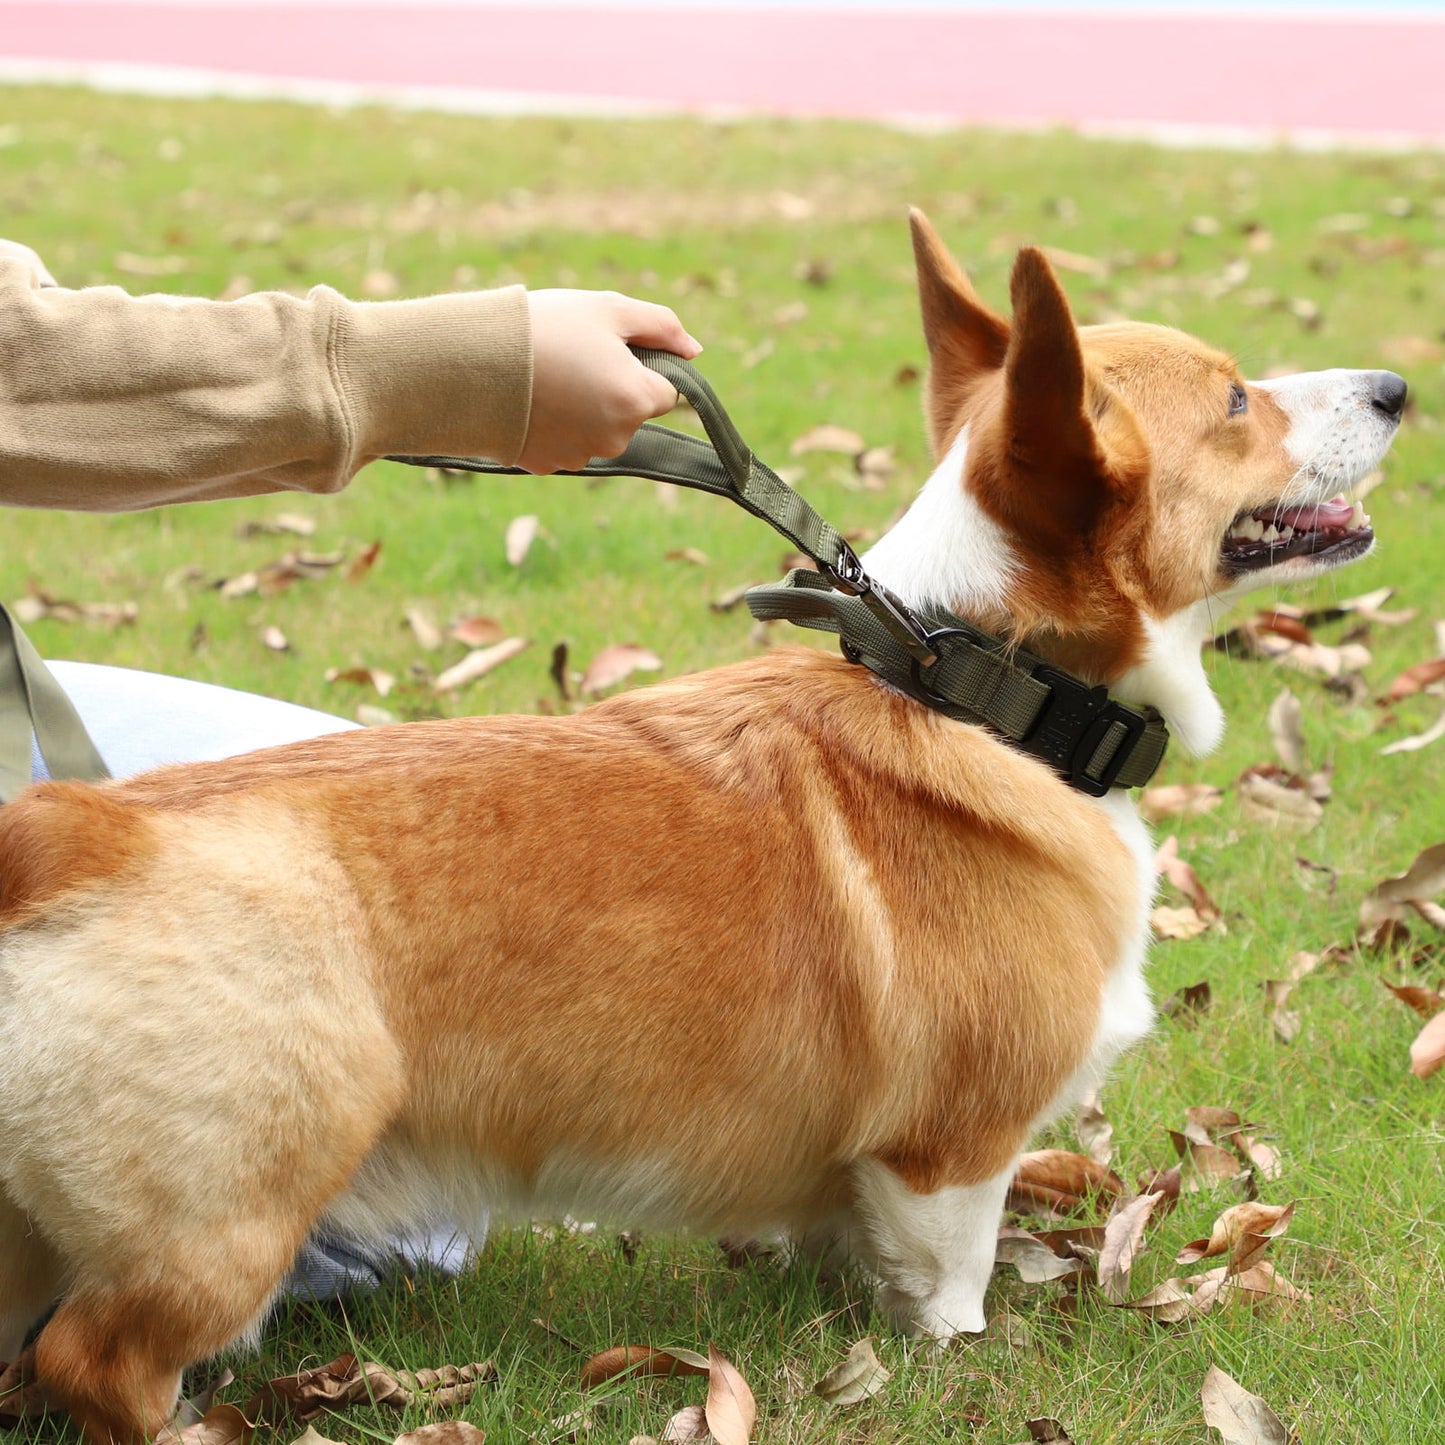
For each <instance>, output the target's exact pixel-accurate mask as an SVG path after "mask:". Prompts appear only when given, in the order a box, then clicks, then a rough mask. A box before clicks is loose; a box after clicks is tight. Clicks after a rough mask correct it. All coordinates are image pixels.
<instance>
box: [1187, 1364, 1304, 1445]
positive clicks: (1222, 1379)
mask: <svg viewBox="0 0 1445 1445" xmlns="http://www.w3.org/2000/svg"><path fill="white" fill-rule="evenodd" d="M1199 1399H1200V1403H1201V1404H1202V1405H1203V1407H1204V1423H1205V1424H1206V1425H1208V1426H1209V1427H1210V1428H1211V1429H1214V1430H1218V1431H1219V1433H1220V1434H1221V1435H1222V1436H1223V1437H1224V1445H1290V1441H1291V1440H1292V1439H1293V1438H1294V1436H1293V1433H1292V1432H1291V1431H1290V1430H1289V1429H1288V1427H1287V1426H1286V1425H1285V1423H1284V1421H1283V1420H1281V1419H1280V1418H1279V1416H1278V1415H1276V1414H1275V1413H1274V1411H1273V1410H1271V1409H1270V1408H1269V1406H1268V1405H1266V1404H1265V1402H1264V1401H1263V1400H1262V1399H1260V1397H1259V1396H1258V1395H1251V1394H1250V1392H1249V1391H1248V1390H1246V1389H1245V1388H1244V1386H1243V1385H1241V1384H1239V1382H1238V1381H1237V1380H1234V1379H1232V1378H1231V1377H1230V1376H1228V1375H1226V1374H1225V1373H1224V1371H1223V1370H1221V1369H1220V1368H1219V1366H1218V1365H1211V1366H1210V1367H1209V1373H1208V1374H1207V1375H1206V1376H1205V1377H1204V1385H1203V1387H1202V1388H1201V1389H1200V1391H1199Z"/></svg>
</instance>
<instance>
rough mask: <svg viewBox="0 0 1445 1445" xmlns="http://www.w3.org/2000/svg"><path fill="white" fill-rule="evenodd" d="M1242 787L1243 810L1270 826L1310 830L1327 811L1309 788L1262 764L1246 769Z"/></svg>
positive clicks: (1251, 818) (1290, 830)
mask: <svg viewBox="0 0 1445 1445" xmlns="http://www.w3.org/2000/svg"><path fill="white" fill-rule="evenodd" d="M1296 781H1298V780H1296ZM1238 787H1239V807H1240V812H1242V813H1243V814H1244V816H1245V817H1246V818H1248V819H1249V820H1250V821H1251V822H1254V823H1263V824H1264V825H1265V826H1266V827H1270V828H1278V829H1280V830H1282V831H1287V832H1306V831H1308V830H1309V829H1310V828H1313V827H1314V826H1315V825H1316V824H1317V823H1318V822H1319V821H1320V819H1321V818H1323V817H1324V815H1325V810H1324V808H1323V807H1322V806H1321V805H1320V803H1319V801H1318V800H1317V799H1315V798H1313V797H1311V796H1310V793H1309V792H1308V791H1307V789H1306V788H1304V787H1303V786H1301V787H1291V786H1290V785H1289V784H1288V783H1285V782H1281V781H1280V780H1279V778H1278V777H1277V776H1275V777H1272V776H1270V774H1269V773H1268V772H1266V771H1263V770H1261V769H1260V768H1250V769H1248V770H1246V771H1245V772H1244V773H1242V774H1241V775H1240V778H1239V783H1238Z"/></svg>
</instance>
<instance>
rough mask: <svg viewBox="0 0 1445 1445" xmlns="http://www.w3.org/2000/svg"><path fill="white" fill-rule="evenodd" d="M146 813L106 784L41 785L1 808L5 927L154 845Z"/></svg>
mask: <svg viewBox="0 0 1445 1445" xmlns="http://www.w3.org/2000/svg"><path fill="white" fill-rule="evenodd" d="M153 836H154V835H153V831H152V829H151V828H150V826H149V820H148V817H147V815H146V812H145V810H144V809H142V808H138V807H136V806H135V805H134V804H131V803H127V802H126V801H125V800H124V799H123V798H122V797H121V796H119V795H118V794H117V793H115V792H114V791H112V790H111V789H109V788H107V787H104V786H96V785H94V784H90V783H41V784H40V785H39V786H37V787H34V788H30V789H28V790H27V791H26V792H25V793H23V794H21V796H20V797H19V798H17V799H16V800H15V801H14V802H13V803H7V804H6V805H5V806H4V807H3V808H0V927H7V926H9V925H11V924H14V923H21V922H24V921H25V919H26V918H27V917H29V916H30V915H31V914H32V912H33V911H34V910H35V909H37V908H38V907H40V906H41V905H43V904H46V903H48V902H50V901H51V900H52V899H54V898H55V897H57V896H58V895H59V894H62V893H67V892H70V891H72V890H76V889H80V888H83V887H84V886H85V885H86V884H87V883H88V882H92V881H94V880H96V879H99V878H107V877H111V876H113V875H115V874H117V873H120V872H122V871H124V870H126V869H127V868H129V867H130V866H131V865H132V864H133V863H134V862H135V861H136V860H137V859H138V858H139V857H140V856H141V855H143V854H145V853H148V852H149V851H150V847H151V842H152V838H153Z"/></svg>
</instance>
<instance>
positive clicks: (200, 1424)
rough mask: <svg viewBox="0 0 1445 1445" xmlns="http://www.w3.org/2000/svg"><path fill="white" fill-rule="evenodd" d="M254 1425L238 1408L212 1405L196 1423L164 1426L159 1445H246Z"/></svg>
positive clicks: (158, 1437)
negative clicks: (177, 1426)
mask: <svg viewBox="0 0 1445 1445" xmlns="http://www.w3.org/2000/svg"><path fill="white" fill-rule="evenodd" d="M255 1428H256V1426H255V1422H254V1421H253V1420H249V1419H247V1417H246V1415H245V1414H244V1413H243V1412H242V1411H241V1410H240V1409H239V1407H237V1406H235V1405H212V1406H211V1408H210V1409H209V1410H207V1411H206V1413H205V1414H204V1415H202V1416H201V1418H200V1419H199V1420H197V1421H196V1422H195V1424H193V1425H184V1426H182V1427H181V1428H180V1429H179V1430H175V1429H172V1428H171V1427H170V1426H167V1427H165V1428H164V1429H162V1430H161V1431H160V1433H159V1434H158V1435H157V1436H156V1445H245V1442H246V1441H247V1440H249V1439H250V1438H251V1435H252V1434H253V1432H254V1431H255Z"/></svg>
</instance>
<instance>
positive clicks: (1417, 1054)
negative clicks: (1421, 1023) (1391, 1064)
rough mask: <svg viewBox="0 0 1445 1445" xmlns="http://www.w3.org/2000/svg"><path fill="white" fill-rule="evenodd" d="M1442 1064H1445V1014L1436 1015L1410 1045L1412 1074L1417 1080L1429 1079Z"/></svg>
mask: <svg viewBox="0 0 1445 1445" xmlns="http://www.w3.org/2000/svg"><path fill="white" fill-rule="evenodd" d="M1441 1064H1445V1013H1438V1014H1436V1015H1435V1017H1434V1018H1432V1019H1431V1020H1430V1022H1429V1023H1428V1024H1426V1025H1425V1027H1424V1028H1423V1029H1421V1030H1420V1033H1419V1035H1418V1037H1417V1038H1416V1039H1415V1042H1414V1043H1413V1044H1411V1045H1410V1072H1411V1073H1412V1074H1414V1075H1415V1077H1416V1078H1417V1079H1428V1078H1429V1077H1430V1075H1431V1074H1433V1073H1434V1072H1435V1071H1436V1070H1437V1069H1438V1068H1439V1067H1440V1066H1441Z"/></svg>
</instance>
